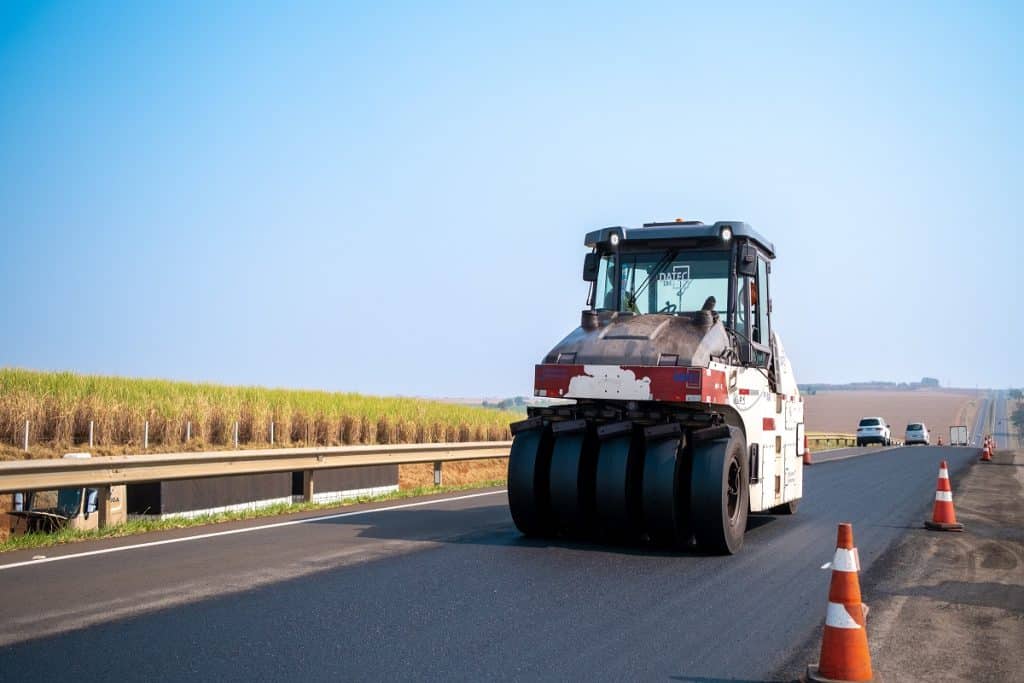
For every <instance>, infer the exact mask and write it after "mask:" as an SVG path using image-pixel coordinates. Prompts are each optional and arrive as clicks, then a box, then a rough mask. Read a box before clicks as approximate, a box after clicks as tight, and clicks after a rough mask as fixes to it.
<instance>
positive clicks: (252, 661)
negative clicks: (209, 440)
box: [0, 447, 977, 681]
mask: <svg viewBox="0 0 1024 683" xmlns="http://www.w3.org/2000/svg"><path fill="white" fill-rule="evenodd" d="M861 453H862V454H861V455H860V456H859V457H852V458H847V459H843V460H836V461H834V462H829V463H821V464H818V465H816V466H814V467H811V468H808V469H807V470H806V471H805V477H806V484H805V498H804V500H803V502H802V505H801V508H800V511H799V512H798V513H797V515H796V516H793V517H773V516H763V517H755V518H752V519H753V521H752V524H751V527H750V529H749V530H748V534H747V542H746V545H745V547H744V548H743V550H742V552H741V553H740V554H739V555H736V556H733V557H714V556H702V555H699V554H692V553H684V554H678V553H664V552H657V551H652V550H650V549H648V548H644V547H600V546H593V545H587V544H580V543H571V542H536V541H529V540H526V539H524V538H522V537H521V536H520V535H519V534H518V533H517V532H516V530H515V529H514V527H513V526H512V523H511V520H510V518H509V515H508V510H507V501H506V497H505V495H504V493H503V492H501V491H495V492H489V493H487V494H486V495H476V496H474V497H457V498H456V499H454V500H449V499H442V500H441V501H426V504H422V503H421V504H419V505H418V507H412V508H410V507H400V506H394V505H393V506H383V509H378V510H376V511H374V510H366V509H363V510H357V511H354V512H347V513H345V514H344V515H331V516H323V515H321V516H320V517H314V518H312V519H307V520H303V521H302V523H294V522H292V523H288V524H287V525H276V526H270V527H267V526H266V522H250V523H246V524H236V525H233V526H231V527H226V526H217V527H215V529H216V530H217V531H218V535H216V536H210V537H206V538H200V539H198V540H176V539H181V538H185V537H188V536H191V535H196V534H197V533H201V532H196V531H194V530H193V531H180V532H176V533H170V534H159V535H157V534H151V535H148V536H146V537H144V538H143V539H142V540H140V539H139V537H135V538H132V539H117V540H113V541H106V542H96V543H89V544H78V545H74V546H64V547H61V548H59V549H49V550H42V551H30V552H28V553H17V554H13V553H12V554H5V555H4V556H3V557H2V559H0V585H2V588H0V643H3V645H0V679H2V680H12V679H15V680H56V679H60V680H69V679H76V680H77V679H81V680H102V679H112V680H143V679H146V680H150V679H160V680H168V679H173V680H181V679H191V680H209V679H220V680H247V681H254V680H277V679H297V678H300V677H301V678H305V679H312V680H328V679H333V680H337V679H367V678H369V679H421V678H429V679H459V680H467V679H480V678H483V677H486V678H499V679H523V680H532V679H546V680H554V679H578V678H591V679H600V680H621V679H638V678H639V679H662V680H664V679H671V680H684V681H707V680H718V679H726V680H733V681H737V680H738V681H744V680H764V679H772V678H783V679H786V678H790V679H791V678H795V677H796V676H797V675H798V674H799V673H800V670H798V669H795V668H794V665H793V664H792V663H787V656H791V655H792V654H793V653H794V652H797V651H798V649H799V648H801V647H803V648H806V647H807V643H808V642H809V641H810V640H811V639H814V638H816V637H817V636H818V633H819V629H820V624H821V622H822V620H823V617H824V612H825V605H826V596H827V591H828V581H829V575H830V574H829V572H828V571H824V570H822V569H821V566H822V564H824V563H825V562H828V561H829V560H831V556H832V552H833V549H834V543H835V528H836V523H837V522H840V521H852V522H853V523H854V529H855V537H856V542H857V545H858V547H859V550H860V557H861V561H862V565H863V567H864V569H865V570H868V569H870V567H871V565H872V563H874V562H875V561H876V560H877V559H878V558H879V557H880V556H881V555H882V553H883V552H884V551H885V550H886V549H887V548H888V547H889V546H890V545H891V544H892V543H893V542H894V541H895V540H897V539H898V538H899V537H901V536H902V535H904V534H906V533H908V529H911V528H918V527H919V526H920V524H921V520H922V519H924V517H925V515H926V514H927V512H928V511H929V510H930V506H931V502H932V500H933V494H934V490H935V481H936V475H937V471H938V462H939V460H941V459H943V458H945V459H947V460H949V461H950V465H951V468H952V476H953V481H954V488H955V487H956V478H957V475H958V473H959V472H961V471H962V470H963V469H964V468H965V467H966V466H967V465H968V464H969V463H970V462H973V461H974V460H976V458H977V451H976V450H974V449H966V448H960V449H957V448H938V447H913V448H897V449H892V450H887V451H882V450H880V449H861ZM377 507H378V508H382V506H377ZM388 508H391V509H388ZM289 519H294V518H289ZM220 531H230V532H232V533H230V534H226V535H223V534H219V532H220ZM239 532H241V533H239ZM154 540H156V541H169V542H163V543H161V544H159V545H151V544H150V543H151V542H152V541H154ZM138 544H145V545H142V547H136V548H132V549H126V550H115V551H113V552H100V553H96V554H90V555H85V556H80V553H82V552H83V551H85V552H93V551H108V550H110V549H114V548H124V547H126V546H134V545H138ZM37 553H44V554H47V555H48V560H49V561H45V562H41V563H40V562H32V560H31V556H32V555H33V554H37ZM61 557H63V558H65V559H54V558H61ZM24 561H28V562H29V564H26V565H18V564H17V563H19V562H24ZM12 565H14V566H12ZM865 591H866V594H868V595H870V593H869V591H870V586H866V587H865ZM66 629H72V630H66ZM787 667H788V668H787ZM790 668H794V670H789V669H790Z"/></svg>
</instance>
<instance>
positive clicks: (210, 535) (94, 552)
mask: <svg viewBox="0 0 1024 683" xmlns="http://www.w3.org/2000/svg"><path fill="white" fill-rule="evenodd" d="M505 492H506V489H501V490H500V491H486V492H484V493H470V494H468V495H465V496H455V497H453V498H437V499H433V500H421V501H419V502H416V503H404V504H402V505H389V506H387V507H380V508H371V509H369V510H353V511H352V512H339V513H335V514H332V515H322V516H319V517H304V518H302V519H291V520H288V521H287V522H275V523H274V524H261V525H260V526H250V527H244V528H241V529H228V530H225V531H211V532H209V533H206V534H197V535H195V536H182V537H180V538H167V539H164V540H162V541H149V542H148V543H134V544H132V545H120V546H117V547H114V548H103V549H101V550H87V551H85V552H82V553H74V554H71V555H57V556H56V557H46V558H43V559H41V560H26V561H24V562H13V563H11V564H3V565H0V571H3V570H5V569H14V568H16V567H27V566H28V565H39V564H46V563H47V562H59V561H61V560H71V559H74V558H76V557H89V556H91V555H106V554H107V553H119V552H122V551H124V550H138V549H139V548H151V547H153V546H157V545H170V544H171V543H184V542H185V541H198V540H201V539H204V538H216V537H217V536H231V535H233V534H246V533H249V532H251V531H263V530H264V529H279V528H281V527H285V526H294V525H296V524H308V523H310V522H322V521H324V520H329V519H339V518H341V517H355V516H357V515H369V514H372V513H375V512H388V511H390V510H404V509H406V508H415V507H420V506H423V505H436V504H438V503H451V502H453V501H456V500H467V499H469V498H479V497H481V496H494V495H497V494H499V493H505ZM97 540H100V539H97Z"/></svg>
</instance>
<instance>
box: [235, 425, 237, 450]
mask: <svg viewBox="0 0 1024 683" xmlns="http://www.w3.org/2000/svg"><path fill="white" fill-rule="evenodd" d="M235 448H238V420H235Z"/></svg>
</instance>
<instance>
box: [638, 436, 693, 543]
mask: <svg viewBox="0 0 1024 683" xmlns="http://www.w3.org/2000/svg"><path fill="white" fill-rule="evenodd" d="M680 444H681V437H679V436H673V437H668V438H660V439H655V440H652V441H648V442H647V443H646V444H644V451H645V452H644V461H643V474H642V481H641V494H640V500H641V510H642V517H643V522H642V526H643V529H644V531H646V532H647V535H648V536H649V537H650V538H651V540H652V541H654V542H656V543H663V544H667V545H673V546H681V545H685V544H686V543H687V541H688V540H689V538H688V537H689V530H688V527H687V524H686V522H687V519H686V512H687V501H686V498H687V496H685V493H687V491H683V490H681V489H682V488H683V486H681V485H680V484H681V483H682V484H685V482H686V481H687V480H688V477H687V473H686V472H685V471H683V470H684V469H685V468H684V465H685V461H684V458H683V455H682V454H681V452H680V450H681V449H680Z"/></svg>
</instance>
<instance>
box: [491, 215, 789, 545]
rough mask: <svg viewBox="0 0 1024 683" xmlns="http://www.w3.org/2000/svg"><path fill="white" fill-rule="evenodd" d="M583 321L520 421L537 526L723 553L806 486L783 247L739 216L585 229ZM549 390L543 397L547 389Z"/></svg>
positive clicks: (511, 475)
mask: <svg viewBox="0 0 1024 683" xmlns="http://www.w3.org/2000/svg"><path fill="white" fill-rule="evenodd" d="M584 244H585V246H586V247H587V248H588V249H589V250H590V251H589V252H588V253H587V254H586V255H585V258H584V262H583V280H584V281H585V282H587V283H589V295H588V299H587V305H586V308H585V309H584V310H583V311H582V316H581V320H580V324H579V326H578V327H577V328H576V329H575V330H573V331H572V332H570V333H569V335H568V336H566V337H565V338H564V339H562V340H561V341H560V342H558V344H556V345H555V347H554V348H552V349H551V351H550V352H549V353H548V354H547V355H546V356H545V357H544V359H543V362H541V363H540V364H538V365H537V366H536V367H535V369H534V396H535V397H537V398H536V399H535V401H534V403H535V405H532V406H530V407H529V408H528V409H527V419H525V420H523V421H521V422H517V423H514V424H512V425H511V428H512V434H513V442H512V450H511V453H510V455H509V461H508V502H509V508H510V512H511V514H512V519H513V521H514V522H515V525H516V527H517V528H518V529H519V531H520V532H521V533H523V534H525V535H527V536H538V537H561V538H570V539H583V540H592V541H597V542H614V543H645V544H646V543H650V544H656V545H659V546H664V547H670V548H675V549H687V548H697V549H699V550H700V551H702V552H710V553H717V554H732V553H736V552H738V551H739V550H740V548H741V547H742V546H743V539H744V535H745V533H746V527H747V521H748V517H749V515H750V514H751V513H768V514H777V515H790V514H793V513H795V512H796V509H797V505H798V503H799V501H800V498H801V496H802V494H803V454H804V450H805V449H806V440H805V437H804V419H803V412H804V411H803V408H804V406H803V400H802V399H801V397H800V391H799V389H798V387H797V384H796V379H795V377H794V374H793V368H792V366H791V365H790V361H789V358H788V357H787V356H786V352H785V350H784V349H783V347H782V342H781V340H780V339H779V335H778V334H777V333H776V330H775V329H774V326H773V320H772V299H771V287H770V282H769V280H770V277H771V271H772V262H773V261H774V260H775V248H774V246H773V245H772V243H771V242H769V241H768V240H767V239H765V238H764V237H763V236H762V235H761V234H760V233H758V232H757V231H756V230H755V229H754V228H752V227H751V226H750V225H748V224H746V223H744V222H741V221H718V222H716V223H714V224H706V223H703V222H700V221H684V220H675V221H672V222H661V223H645V224H644V225H643V227H640V228H626V227H621V226H617V227H608V228H603V229H600V230H595V231H593V232H590V233H588V234H587V236H586V239H585V241H584ZM541 399H543V400H541Z"/></svg>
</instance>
